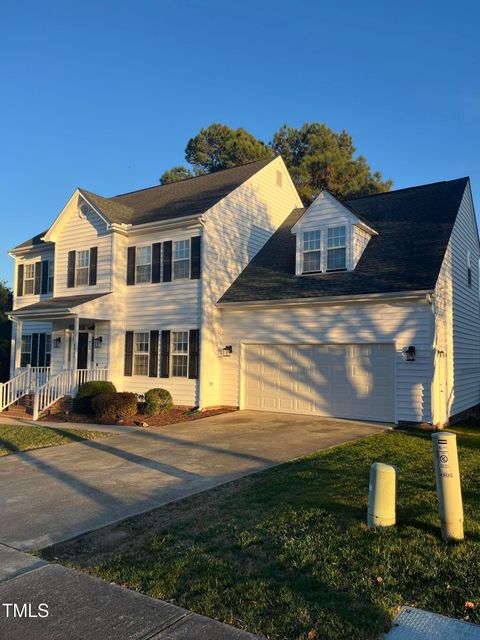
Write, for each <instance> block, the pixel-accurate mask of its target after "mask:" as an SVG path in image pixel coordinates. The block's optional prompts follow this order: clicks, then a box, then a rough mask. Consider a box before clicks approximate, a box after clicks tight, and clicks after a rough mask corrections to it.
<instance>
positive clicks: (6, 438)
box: [0, 424, 110, 457]
mask: <svg viewBox="0 0 480 640" xmlns="http://www.w3.org/2000/svg"><path fill="white" fill-rule="evenodd" d="M108 435H110V434H109V433H105V432H103V431H87V430H83V429H82V430H79V429H50V427H34V426H33V425H32V426H30V425H6V424H0V457H1V456H8V455H9V454H11V453H18V452H19V451H30V450H31V449H41V448H43V447H54V446H56V445H59V444H67V443H68V442H82V440H93V439H94V438H104V437H106V436H108Z"/></svg>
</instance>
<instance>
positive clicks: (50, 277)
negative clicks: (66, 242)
mask: <svg viewBox="0 0 480 640" xmlns="http://www.w3.org/2000/svg"><path fill="white" fill-rule="evenodd" d="M54 267H55V265H54V262H53V260H49V261H48V284H47V293H53V278H54Z"/></svg>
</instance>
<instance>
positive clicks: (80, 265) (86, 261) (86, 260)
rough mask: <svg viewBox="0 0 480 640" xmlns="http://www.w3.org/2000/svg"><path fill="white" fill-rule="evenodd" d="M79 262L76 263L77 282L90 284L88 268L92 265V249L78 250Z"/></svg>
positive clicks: (80, 284) (77, 283)
mask: <svg viewBox="0 0 480 640" xmlns="http://www.w3.org/2000/svg"><path fill="white" fill-rule="evenodd" d="M76 255H77V263H76V265H75V284H76V285H77V286H82V285H86V284H88V269H89V265H90V250H89V249H84V250H82V251H77V254H76Z"/></svg>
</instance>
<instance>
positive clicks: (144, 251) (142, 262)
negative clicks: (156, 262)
mask: <svg viewBox="0 0 480 640" xmlns="http://www.w3.org/2000/svg"><path fill="white" fill-rule="evenodd" d="M135 264H136V267H135V282H136V283H137V284H138V283H142V282H150V280H151V274H152V246H151V245H148V246H147V247H137V256H136V261H135Z"/></svg>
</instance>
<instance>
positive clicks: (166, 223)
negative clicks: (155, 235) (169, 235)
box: [122, 213, 204, 231]
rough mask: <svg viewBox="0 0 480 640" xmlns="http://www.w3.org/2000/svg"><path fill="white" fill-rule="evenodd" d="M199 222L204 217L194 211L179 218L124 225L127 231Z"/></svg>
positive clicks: (201, 221)
mask: <svg viewBox="0 0 480 640" xmlns="http://www.w3.org/2000/svg"><path fill="white" fill-rule="evenodd" d="M193 221H195V222H199V223H200V224H202V223H203V221H204V217H203V213H195V214H193V215H189V216H182V217H181V218H174V219H173V220H172V219H169V220H156V221H155V222H145V223H143V224H132V223H128V224H125V225H122V226H124V228H126V229H127V230H128V231H150V229H156V228H160V229H167V228H170V227H178V226H181V225H182V224H184V223H185V222H193Z"/></svg>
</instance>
